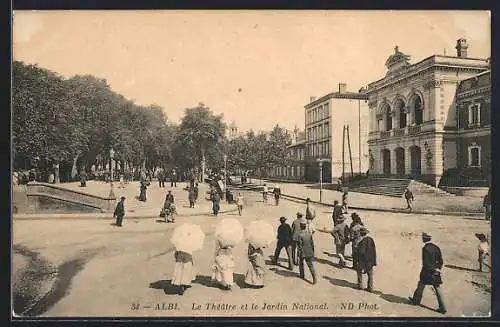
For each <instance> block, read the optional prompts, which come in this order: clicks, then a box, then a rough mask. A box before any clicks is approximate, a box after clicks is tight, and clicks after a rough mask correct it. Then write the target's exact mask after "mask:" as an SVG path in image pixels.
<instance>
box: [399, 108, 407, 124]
mask: <svg viewBox="0 0 500 327" xmlns="http://www.w3.org/2000/svg"><path fill="white" fill-rule="evenodd" d="M405 127H406V111H405V104H404V103H403V102H401V103H400V107H399V128H405Z"/></svg>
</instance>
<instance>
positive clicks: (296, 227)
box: [291, 212, 305, 265]
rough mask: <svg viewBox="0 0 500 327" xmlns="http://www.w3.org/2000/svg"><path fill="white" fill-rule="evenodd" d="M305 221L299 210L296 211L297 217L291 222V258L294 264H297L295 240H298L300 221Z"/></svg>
mask: <svg viewBox="0 0 500 327" xmlns="http://www.w3.org/2000/svg"><path fill="white" fill-rule="evenodd" d="M301 221H305V219H304V218H303V215H302V213H301V212H297V218H296V219H295V220H294V221H293V223H292V244H291V245H292V260H293V264H294V265H298V264H299V263H298V261H297V242H298V241H299V233H300V222H301Z"/></svg>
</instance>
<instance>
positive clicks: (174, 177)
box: [170, 169, 177, 187]
mask: <svg viewBox="0 0 500 327" xmlns="http://www.w3.org/2000/svg"><path fill="white" fill-rule="evenodd" d="M174 186H175V187H177V172H176V171H175V169H172V174H171V179H170V187H174Z"/></svg>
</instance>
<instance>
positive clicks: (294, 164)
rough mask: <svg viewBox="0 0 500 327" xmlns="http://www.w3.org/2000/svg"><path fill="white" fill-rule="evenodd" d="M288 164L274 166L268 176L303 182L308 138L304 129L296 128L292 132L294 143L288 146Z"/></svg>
mask: <svg viewBox="0 0 500 327" xmlns="http://www.w3.org/2000/svg"><path fill="white" fill-rule="evenodd" d="M287 152H288V153H287V155H288V159H289V165H288V166H280V167H272V168H270V169H269V170H268V172H267V176H268V177H269V178H272V179H279V180H287V181H296V182H303V181H304V180H305V174H306V168H305V156H306V139H305V134H304V132H303V131H300V130H299V129H298V128H295V129H294V130H293V133H292V144H290V145H289V146H288V148H287Z"/></svg>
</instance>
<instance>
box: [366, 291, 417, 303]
mask: <svg viewBox="0 0 500 327" xmlns="http://www.w3.org/2000/svg"><path fill="white" fill-rule="evenodd" d="M372 293H373V294H375V295H378V296H380V297H381V298H382V299H384V300H385V301H387V302H391V303H401V304H412V303H411V302H410V300H409V299H408V297H401V296H397V295H394V294H387V293H383V292H381V291H373V292H372Z"/></svg>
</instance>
